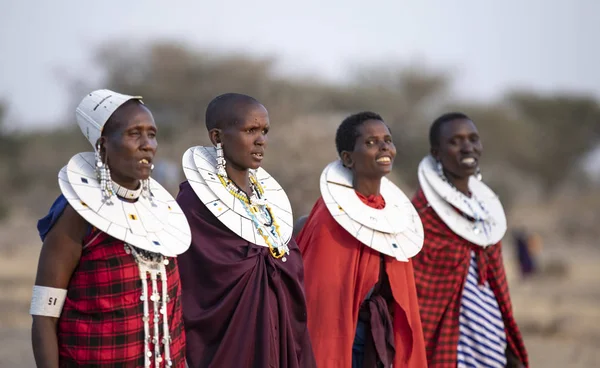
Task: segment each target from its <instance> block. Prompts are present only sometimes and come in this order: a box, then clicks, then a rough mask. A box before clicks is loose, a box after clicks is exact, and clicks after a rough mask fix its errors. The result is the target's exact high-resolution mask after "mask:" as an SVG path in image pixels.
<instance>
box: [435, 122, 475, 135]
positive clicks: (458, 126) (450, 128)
mask: <svg viewBox="0 0 600 368" xmlns="http://www.w3.org/2000/svg"><path fill="white" fill-rule="evenodd" d="M473 133H478V132H477V127H476V126H475V124H474V123H473V122H472V121H471V120H469V119H454V120H451V121H449V122H447V123H446V124H444V125H442V127H441V129H440V136H441V137H442V138H452V137H456V136H461V135H471V134H473Z"/></svg>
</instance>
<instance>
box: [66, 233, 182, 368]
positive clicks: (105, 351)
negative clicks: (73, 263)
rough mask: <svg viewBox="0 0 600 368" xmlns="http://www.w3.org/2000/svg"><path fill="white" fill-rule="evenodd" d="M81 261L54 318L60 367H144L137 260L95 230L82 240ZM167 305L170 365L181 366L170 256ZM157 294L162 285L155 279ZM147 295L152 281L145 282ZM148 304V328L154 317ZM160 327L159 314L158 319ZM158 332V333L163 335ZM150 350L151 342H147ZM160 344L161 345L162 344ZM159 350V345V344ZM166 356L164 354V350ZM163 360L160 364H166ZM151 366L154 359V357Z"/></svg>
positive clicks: (177, 296)
mask: <svg viewBox="0 0 600 368" xmlns="http://www.w3.org/2000/svg"><path fill="white" fill-rule="evenodd" d="M84 244H88V245H87V246H86V247H84V249H83V252H82V255H81V259H80V261H79V265H78V266H77V268H76V269H75V272H74V273H73V276H72V278H71V281H70V283H69V286H68V292H67V299H66V301H65V305H64V308H63V310H62V314H61V316H60V318H59V320H58V350H59V355H60V366H61V367H100V366H101V367H143V366H144V322H143V320H142V317H143V313H144V312H143V304H142V303H143V302H142V301H141V300H140V296H141V295H142V282H141V280H140V271H139V269H138V266H137V263H136V262H135V260H134V258H133V256H132V255H131V254H127V253H126V252H125V248H124V243H123V242H122V241H120V240H117V239H115V238H112V237H111V236H109V235H107V234H105V233H103V232H100V231H98V230H95V229H94V230H93V231H92V232H91V234H90V235H88V236H87V237H86V239H85V240H84ZM166 267H167V277H168V279H167V280H168V285H169V291H168V293H169V297H170V301H169V302H168V306H167V315H168V318H169V332H170V335H171V338H172V342H171V344H170V350H171V360H172V362H173V367H177V368H183V367H185V334H184V330H183V319H182V311H181V286H180V281H179V272H178V271H177V262H176V259H175V258H169V264H168V265H167V266H166ZM158 287H159V293H160V288H161V284H160V282H159V285H158ZM148 288H149V291H148V295H150V294H151V293H152V292H151V288H152V286H151V282H148ZM149 303H150V308H149V309H150V327H151V331H153V328H152V325H153V321H154V316H153V313H152V302H149ZM160 325H161V331H162V316H161V319H160ZM161 336H162V334H161ZM149 344H150V349H151V351H152V352H153V351H154V346H153V344H152V343H151V342H150V343H149ZM161 347H162V345H161ZM161 352H162V349H161ZM163 357H164V355H163ZM164 364H165V361H163V363H162V365H161V366H164ZM152 366H153V367H154V358H153V359H152Z"/></svg>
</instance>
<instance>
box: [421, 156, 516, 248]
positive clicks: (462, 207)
mask: <svg viewBox="0 0 600 368" xmlns="http://www.w3.org/2000/svg"><path fill="white" fill-rule="evenodd" d="M418 172H419V184H420V186H421V189H422V190H423V193H424V194H425V198H427V201H428V202H429V204H430V205H431V207H432V208H433V210H434V211H435V212H436V213H437V214H438V216H440V218H441V219H442V221H444V223H446V225H448V227H449V228H450V229H451V230H452V231H453V232H455V233H456V234H458V235H459V236H460V237H462V238H464V239H465V240H467V241H469V242H471V243H473V244H476V245H479V246H482V247H487V246H490V245H494V244H496V243H498V242H499V241H500V240H502V237H503V236H504V234H505V233H506V216H505V214H504V208H503V207H502V203H501V202H500V200H499V199H498V196H497V195H496V194H495V193H494V192H493V191H492V190H491V189H490V188H489V187H488V186H487V185H485V184H484V183H483V182H482V181H479V180H477V179H475V178H474V177H471V178H470V179H469V190H470V192H471V197H468V196H466V195H464V194H463V193H461V192H459V191H458V190H457V189H456V188H454V186H452V185H451V184H450V183H448V181H447V180H445V179H444V178H442V177H441V176H440V174H439V173H438V171H437V169H436V161H435V159H434V158H433V157H432V156H430V155H428V156H426V157H425V158H424V159H423V160H422V161H421V163H420V164H419V170H418Z"/></svg>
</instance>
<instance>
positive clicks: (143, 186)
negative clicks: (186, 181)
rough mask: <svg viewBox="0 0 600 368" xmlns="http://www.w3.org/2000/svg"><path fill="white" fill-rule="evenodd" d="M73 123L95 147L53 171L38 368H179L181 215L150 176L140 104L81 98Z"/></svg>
mask: <svg viewBox="0 0 600 368" xmlns="http://www.w3.org/2000/svg"><path fill="white" fill-rule="evenodd" d="M76 117H77V122H78V124H79V126H80V128H81V130H82V132H83V134H84V135H85V136H86V138H87V139H88V140H89V141H90V143H91V144H92V146H93V147H94V149H95V152H84V153H78V154H77V155H75V156H73V158H71V160H70V161H69V163H68V164H67V165H66V166H65V167H64V168H63V169H62V170H61V171H60V173H59V175H58V182H59V185H60V189H61V191H62V195H61V196H59V197H58V199H57V200H56V201H55V202H54V204H53V206H52V208H51V209H50V213H49V214H48V216H46V217H45V218H43V219H41V220H40V221H39V222H38V230H39V232H40V236H41V238H42V240H43V242H44V243H43V245H42V250H41V254H40V260H39V265H38V271H37V277H36V281H35V286H34V288H33V298H32V301H31V314H32V315H33V327H32V341H33V351H34V355H35V359H36V362H37V366H38V367H150V366H152V367H185V354H184V352H185V335H184V330H183V319H182V312H181V287H180V282H179V275H178V272H177V262H176V259H175V256H176V255H178V254H180V253H182V252H184V251H185V250H186V249H187V248H188V247H189V244H190V240H191V239H190V228H189V226H188V224H187V221H186V218H185V215H184V214H183V213H182V212H181V209H180V208H179V206H178V205H177V203H176V202H175V200H174V199H173V197H172V196H171V195H170V194H169V193H168V192H167V191H166V190H165V189H163V188H162V187H161V186H160V185H159V184H158V183H157V182H155V181H153V180H152V179H151V178H150V173H151V171H152V160H153V158H154V155H155V153H156V148H157V141H156V133H157V129H156V125H155V123H154V119H153V117H152V114H151V113H150V110H148V108H147V107H145V106H144V105H143V103H142V102H141V97H133V96H125V95H122V94H119V93H116V92H112V91H109V90H98V91H94V92H92V93H90V94H89V95H87V96H86V97H85V98H84V99H83V100H82V101H81V103H80V104H79V106H78V107H77V110H76Z"/></svg>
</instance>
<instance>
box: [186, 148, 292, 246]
mask: <svg viewBox="0 0 600 368" xmlns="http://www.w3.org/2000/svg"><path fill="white" fill-rule="evenodd" d="M182 163H183V172H184V173H185V177H186V178H187V180H188V181H189V183H190V185H191V187H192V189H193V190H194V192H195V193H196V195H197V196H198V198H199V199H200V200H201V201H202V203H204V205H205V206H206V207H207V208H208V209H209V210H210V212H212V213H213V215H215V217H216V218H218V219H219V221H221V222H222V223H223V224H224V225H225V226H227V228H229V230H231V231H233V232H234V233H235V234H237V235H238V236H239V237H241V238H242V239H244V240H246V241H248V242H250V243H253V244H256V245H260V246H264V247H271V246H273V245H271V246H270V245H269V243H268V240H267V239H265V237H264V236H263V235H262V234H261V232H263V229H261V228H259V227H258V226H257V224H256V221H255V220H254V219H253V218H252V217H251V216H250V215H249V213H248V211H247V208H245V206H244V205H243V204H242V202H241V201H240V199H239V198H237V197H236V196H234V195H232V193H231V192H230V191H229V190H228V188H227V186H225V185H223V183H222V180H221V178H220V177H219V176H218V175H217V168H216V166H217V153H216V150H215V148H214V147H202V146H196V147H191V148H190V149H188V150H187V151H186V152H185V153H184V155H183V159H182ZM255 177H256V180H257V182H258V184H259V185H260V186H261V188H262V190H263V191H264V192H263V199H264V200H266V203H267V204H268V205H269V207H270V209H271V214H272V216H273V217H274V218H275V221H276V222H277V224H278V233H279V235H280V236H279V238H280V239H281V242H282V243H283V244H284V245H285V244H287V243H288V242H289V240H290V239H291V237H292V230H293V216H292V206H291V204H290V201H289V199H288V197H287V195H286V194H285V191H284V190H283V188H281V186H280V185H279V183H277V181H276V180H275V179H274V178H273V177H272V176H271V175H269V173H267V172H266V171H265V170H264V169H263V168H259V169H258V170H256V174H255Z"/></svg>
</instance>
